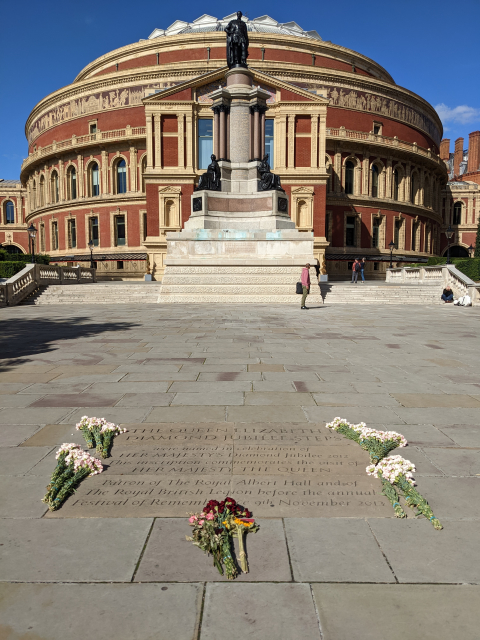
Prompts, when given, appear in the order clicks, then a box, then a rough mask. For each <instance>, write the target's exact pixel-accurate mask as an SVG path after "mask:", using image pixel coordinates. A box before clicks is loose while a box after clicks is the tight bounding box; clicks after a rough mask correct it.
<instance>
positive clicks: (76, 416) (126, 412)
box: [0, 405, 151, 428]
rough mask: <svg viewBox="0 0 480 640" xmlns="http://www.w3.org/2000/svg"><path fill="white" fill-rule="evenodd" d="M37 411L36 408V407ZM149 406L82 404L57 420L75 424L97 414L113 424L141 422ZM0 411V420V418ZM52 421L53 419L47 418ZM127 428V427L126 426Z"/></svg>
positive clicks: (148, 410)
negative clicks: (82, 405)
mask: <svg viewBox="0 0 480 640" xmlns="http://www.w3.org/2000/svg"><path fill="white" fill-rule="evenodd" d="M37 411H38V409H37ZM150 411H151V407H150V406H149V405H145V406H144V407H87V406H84V407H82V408H81V409H77V408H72V410H71V411H70V413H69V414H67V415H66V416H65V418H64V419H63V420H57V422H59V423H60V422H69V423H74V424H77V422H80V420H81V419H82V418H83V416H85V415H87V416H97V417H102V418H105V420H107V421H108V422H115V424H124V425H128V424H129V423H132V422H134V423H138V422H142V421H143V420H144V419H145V418H146V416H147V415H148V414H149V413H150ZM1 415H2V414H1V413H0V420H1ZM49 422H53V420H49ZM127 428H128V427H127Z"/></svg>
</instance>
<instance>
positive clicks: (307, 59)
mask: <svg viewBox="0 0 480 640" xmlns="http://www.w3.org/2000/svg"><path fill="white" fill-rule="evenodd" d="M232 17H235V16H227V17H225V18H223V19H221V20H219V19H217V18H214V17H212V16H207V15H204V16H202V17H201V18H198V19H197V20H195V21H194V22H192V23H186V22H182V21H180V20H178V21H176V22H174V23H173V24H172V25H171V26H170V27H169V28H168V29H166V30H162V29H155V31H154V32H153V33H152V34H151V35H150V36H149V38H148V39H146V40H140V41H139V42H136V43H134V44H130V45H128V46H125V47H122V48H120V49H117V50H115V51H112V52H110V53H107V54H105V55H104V56H102V57H100V58H98V59H96V60H94V61H93V62H91V63H90V64H89V65H88V66H87V67H85V68H84V69H83V70H82V71H81V72H80V73H79V74H78V76H77V77H76V78H75V80H74V81H73V82H72V84H70V85H68V86H66V87H63V88H62V89H59V90H58V91H56V92H54V93H52V94H50V95H48V96H47V97H46V98H44V99H43V100H41V101H40V102H39V103H38V104H37V105H36V106H35V107H34V109H33V111H32V112H31V114H30V116H29V118H28V121H27V123H26V136H27V139H28V158H26V159H25V161H24V162H23V164H22V167H21V175H20V183H17V182H16V181H5V182H4V183H3V185H2V183H1V182H0V195H1V203H2V220H1V222H2V224H1V226H0V242H1V243H2V244H3V246H5V247H7V248H8V247H10V250H11V251H22V252H27V251H28V241H27V233H26V227H27V226H28V225H30V224H31V223H33V224H34V226H35V227H36V228H37V238H36V251H38V252H45V253H48V254H49V255H50V256H51V257H52V261H53V262H58V263H69V264H76V263H77V262H79V261H82V260H88V259H89V258H90V250H89V248H88V246H87V245H88V243H89V241H90V240H91V241H92V242H93V253H94V259H95V261H96V263H97V268H98V277H99V279H102V278H104V279H109V278H115V279H116V278H139V279H140V278H143V274H144V273H145V272H146V270H150V271H151V272H152V273H153V276H154V278H155V279H157V280H159V279H161V277H162V273H163V270H164V259H165V255H166V247H167V245H166V233H167V232H168V231H178V230H180V229H181V228H182V227H183V225H184V223H185V221H186V220H187V219H188V218H189V215H190V203H191V194H192V192H193V190H194V188H195V186H196V184H197V183H198V178H199V176H200V174H201V173H203V172H204V171H205V169H206V167H207V165H208V163H209V162H210V155H211V153H212V152H216V153H217V156H218V153H219V148H220V142H219V140H218V138H219V136H218V134H217V132H218V130H219V123H221V122H222V119H225V118H226V119H227V121H228V117H229V115H228V113H222V112H218V110H217V112H216V113H214V112H213V111H212V100H211V97H210V96H211V94H212V92H214V91H215V90H217V89H218V88H219V87H221V86H222V85H223V83H224V75H225V72H226V70H227V66H226V51H225V33H224V28H225V26H226V25H227V23H228V22H229V21H230V20H231V19H232ZM244 19H245V20H246V22H247V27H248V31H249V39H250V46H249V58H248V64H249V68H250V69H251V70H252V71H253V73H254V82H255V83H256V84H257V85H258V86H260V87H261V88H263V89H265V90H266V91H268V93H269V94H270V97H269V99H268V101H267V105H268V110H267V111H266V113H264V114H263V113H262V114H260V116H259V117H260V119H261V127H262V144H263V143H264V145H265V151H266V152H267V153H269V154H270V163H271V167H272V171H274V172H275V173H276V174H278V175H279V176H280V177H281V182H282V186H283V187H284V189H285V191H286V193H287V194H288V197H289V207H290V215H291V217H292V219H293V220H294V221H295V223H296V226H297V228H298V229H299V230H301V231H313V232H314V237H315V241H314V249H315V255H316V257H318V258H320V260H321V261H322V260H323V255H324V254H325V258H326V265H327V271H328V274H329V277H330V278H332V279H339V278H341V279H345V278H346V277H348V273H349V269H350V266H351V262H352V260H353V259H354V258H355V257H363V256H366V257H367V259H368V266H367V271H370V272H371V274H370V275H371V276H372V277H374V276H378V277H381V276H382V275H384V271H385V266H386V265H387V264H388V262H389V258H390V249H389V244H390V242H391V241H393V242H394V243H395V250H394V261H395V262H396V263H397V264H400V263H408V262H418V261H419V260H422V259H425V257H427V256H429V255H436V254H440V253H442V252H443V249H444V246H445V240H444V233H443V232H444V231H445V220H443V219H442V190H444V189H445V187H446V184H447V179H448V176H447V167H446V164H445V162H444V161H443V160H441V159H440V157H439V155H438V154H439V148H440V141H441V138H442V124H441V122H440V119H439V117H438V115H437V113H436V111H435V110H434V109H433V107H432V106H431V105H430V104H429V103H428V102H426V101H425V100H424V99H423V98H421V97H420V96H418V95H416V94H415V93H412V92H411V91H409V90H408V89H404V88H403V87H399V86H398V85H396V84H395V82H394V80H393V78H392V77H391V76H390V74H389V73H388V71H386V70H385V69H383V67H381V66H380V65H379V64H377V63H376V62H374V61H373V60H371V59H369V58H367V57H365V56H363V55H362V54H361V53H357V52H355V51H352V50H350V49H346V48H345V47H341V46H339V45H335V44H332V43H331V42H325V41H323V40H322V39H321V37H320V36H319V35H318V33H317V32H316V31H304V30H303V29H302V28H301V27H299V26H298V25H297V24H296V23H295V22H289V23H286V24H280V23H278V22H276V21H275V20H273V19H272V18H270V17H268V16H263V17H261V18H256V19H254V20H248V19H247V18H244ZM251 117H252V118H255V117H257V116H256V115H255V114H254V113H252V115H251ZM223 122H224V120H223ZM227 130H228V127H227ZM222 144H224V147H225V149H226V155H227V156H228V154H229V140H227V141H226V143H222ZM252 159H253V158H252Z"/></svg>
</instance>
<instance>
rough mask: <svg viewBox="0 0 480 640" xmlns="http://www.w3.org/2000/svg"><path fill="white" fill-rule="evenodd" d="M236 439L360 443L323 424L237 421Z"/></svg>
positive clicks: (244, 442)
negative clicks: (249, 422)
mask: <svg viewBox="0 0 480 640" xmlns="http://www.w3.org/2000/svg"><path fill="white" fill-rule="evenodd" d="M233 437H234V440H235V442H236V443H238V444H296V445H314V444H326V445H344V446H347V445H349V446H352V445H353V446H356V447H358V445H357V444H356V443H354V442H352V441H351V440H347V439H346V438H344V437H343V436H342V435H340V434H339V433H337V432H336V431H331V430H330V429H327V428H326V427H324V426H323V425H321V424H317V425H315V424H308V425H306V424H305V423H304V422H300V423H297V424H296V423H283V422H264V423H262V422H254V423H252V424H248V423H244V422H238V423H235V428H234V435H233Z"/></svg>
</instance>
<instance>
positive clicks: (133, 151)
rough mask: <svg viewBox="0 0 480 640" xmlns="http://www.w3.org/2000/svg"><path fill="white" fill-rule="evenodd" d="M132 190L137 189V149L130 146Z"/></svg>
mask: <svg viewBox="0 0 480 640" xmlns="http://www.w3.org/2000/svg"><path fill="white" fill-rule="evenodd" d="M130 191H137V149H136V147H134V146H132V147H130Z"/></svg>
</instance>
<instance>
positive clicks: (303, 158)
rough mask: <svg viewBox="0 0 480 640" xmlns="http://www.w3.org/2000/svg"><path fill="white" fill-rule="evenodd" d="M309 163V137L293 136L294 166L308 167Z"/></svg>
mask: <svg viewBox="0 0 480 640" xmlns="http://www.w3.org/2000/svg"><path fill="white" fill-rule="evenodd" d="M310 164H311V139H310V137H308V138H298V137H297V138H295V166H296V167H309V166H310Z"/></svg>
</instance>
